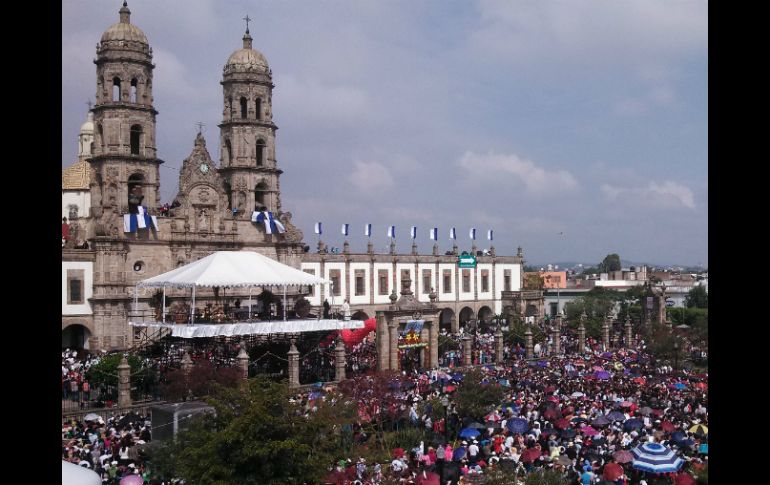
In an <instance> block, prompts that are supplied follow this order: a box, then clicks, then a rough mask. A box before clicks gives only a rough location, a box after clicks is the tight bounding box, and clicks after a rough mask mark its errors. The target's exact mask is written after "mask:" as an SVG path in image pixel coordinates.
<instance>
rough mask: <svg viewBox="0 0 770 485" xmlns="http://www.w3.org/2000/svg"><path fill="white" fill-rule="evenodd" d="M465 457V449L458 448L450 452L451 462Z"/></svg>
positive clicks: (462, 447)
mask: <svg viewBox="0 0 770 485" xmlns="http://www.w3.org/2000/svg"><path fill="white" fill-rule="evenodd" d="M464 456H465V447H464V446H461V447H459V448H455V450H454V451H453V452H452V461H460V460H462V459H463V457H464Z"/></svg>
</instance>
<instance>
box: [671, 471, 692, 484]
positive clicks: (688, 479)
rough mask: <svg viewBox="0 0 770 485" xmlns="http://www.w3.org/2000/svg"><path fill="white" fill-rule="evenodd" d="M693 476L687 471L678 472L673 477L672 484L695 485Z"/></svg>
mask: <svg viewBox="0 0 770 485" xmlns="http://www.w3.org/2000/svg"><path fill="white" fill-rule="evenodd" d="M696 483H697V482H696V481H695V478H693V476H692V475H690V474H689V473H680V474H678V475H677V476H676V478H674V485H695V484H696Z"/></svg>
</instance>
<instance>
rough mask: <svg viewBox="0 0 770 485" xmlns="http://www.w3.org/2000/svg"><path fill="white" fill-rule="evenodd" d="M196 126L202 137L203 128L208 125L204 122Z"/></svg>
mask: <svg viewBox="0 0 770 485" xmlns="http://www.w3.org/2000/svg"><path fill="white" fill-rule="evenodd" d="M195 125H196V126H197V127H198V134H199V135H200V134H201V133H203V127H204V126H206V123H203V122H202V121H196V122H195Z"/></svg>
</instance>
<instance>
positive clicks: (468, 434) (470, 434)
mask: <svg viewBox="0 0 770 485" xmlns="http://www.w3.org/2000/svg"><path fill="white" fill-rule="evenodd" d="M480 434H481V432H480V431H479V430H477V429H476V428H465V429H462V430H460V434H459V435H458V436H459V437H460V438H475V437H476V436H478V435H480Z"/></svg>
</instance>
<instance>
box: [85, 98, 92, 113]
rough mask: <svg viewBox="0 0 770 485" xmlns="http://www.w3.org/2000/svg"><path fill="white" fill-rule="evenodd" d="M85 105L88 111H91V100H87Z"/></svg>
mask: <svg viewBox="0 0 770 485" xmlns="http://www.w3.org/2000/svg"><path fill="white" fill-rule="evenodd" d="M86 104H87V105H88V111H91V106H93V103H91V100H90V99H89V100H88V101H86Z"/></svg>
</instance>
